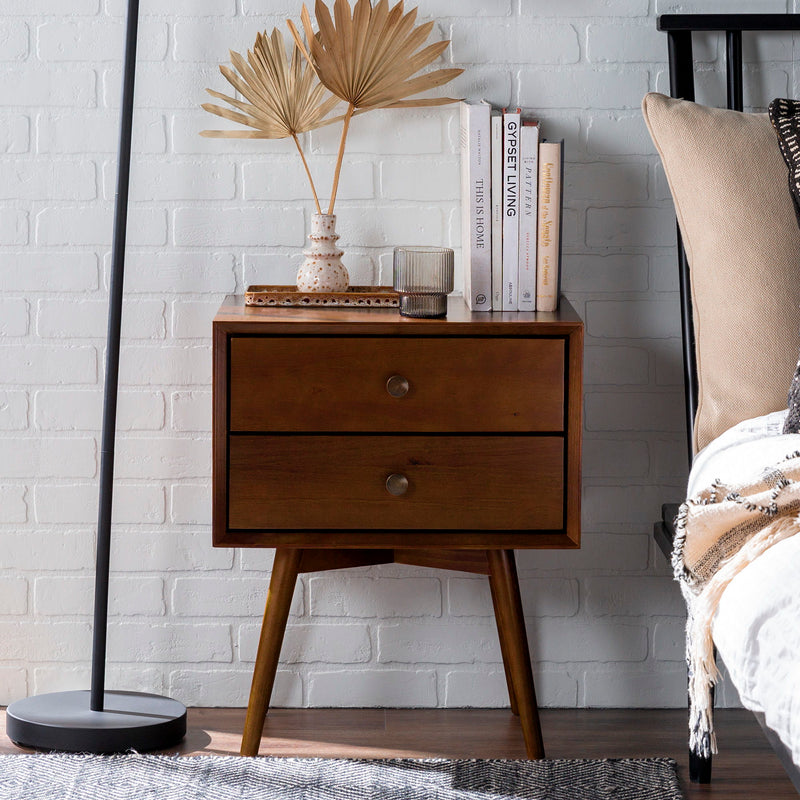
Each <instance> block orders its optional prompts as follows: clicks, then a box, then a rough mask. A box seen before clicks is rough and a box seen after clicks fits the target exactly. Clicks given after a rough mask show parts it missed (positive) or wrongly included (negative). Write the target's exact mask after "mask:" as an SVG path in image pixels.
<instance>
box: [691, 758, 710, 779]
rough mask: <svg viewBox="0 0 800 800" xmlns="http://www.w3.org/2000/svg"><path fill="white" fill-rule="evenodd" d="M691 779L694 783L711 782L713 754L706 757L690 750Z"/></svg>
mask: <svg viewBox="0 0 800 800" xmlns="http://www.w3.org/2000/svg"><path fill="white" fill-rule="evenodd" d="M689 780H690V781H691V782H692V783H711V756H708V757H707V758H704V757H703V756H699V755H697V753H695V752H693V751H691V750H690V751H689Z"/></svg>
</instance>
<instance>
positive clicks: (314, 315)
mask: <svg viewBox="0 0 800 800" xmlns="http://www.w3.org/2000/svg"><path fill="white" fill-rule="evenodd" d="M214 323H215V324H222V325H224V326H225V327H228V326H233V327H238V326H239V325H245V326H247V327H249V328H251V326H256V325H257V326H261V325H263V326H264V328H265V330H264V333H266V332H267V328H269V329H270V330H274V331H275V332H276V333H277V332H279V330H278V329H280V328H283V327H286V328H288V329H291V327H293V326H297V325H303V327H304V328H307V329H308V328H314V329H318V331H315V332H319V333H325V332H326V330H327V331H330V330H331V328H332V327H334V326H336V328H337V332H339V333H345V332H348V331H347V330H345V329H349V328H352V331H351V332H357V333H371V332H374V333H380V334H388V335H396V336H403V335H412V336H414V335H426V336H437V335H441V336H447V335H471V336H481V335H497V334H498V333H499V332H500V331H504V332H506V333H512V329H513V333H514V334H516V335H525V334H528V333H529V334H531V335H537V336H547V335H555V336H557V335H565V334H568V333H570V332H572V331H575V330H576V328H582V327H583V321H582V320H581V318H580V317H579V316H578V314H577V312H576V311H575V309H574V308H573V307H572V306H571V305H570V303H569V301H568V300H567V299H566V298H564V297H562V298H561V302H560V305H559V308H558V310H557V311H552V312H551V311H539V312H530V311H522V312H516V311H505V312H502V311H501V312H498V311H492V312H486V311H481V312H473V311H470V310H469V309H468V308H467V306H466V304H465V303H464V299H463V298H462V297H450V298H449V299H448V307H447V316H446V317H442V318H439V319H414V318H411V317H402V316H400V312H399V311H398V310H397V309H396V308H352V309H351V308H346V309H345V308H290V307H271V308H266V307H262V306H246V305H245V303H244V296H242V295H228V296H227V297H226V298H225V300H224V301H223V303H222V305H221V306H220V309H219V311H218V312H217V315H216V317H215V318H214ZM251 329H252V328H251Z"/></svg>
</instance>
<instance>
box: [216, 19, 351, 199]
mask: <svg viewBox="0 0 800 800" xmlns="http://www.w3.org/2000/svg"><path fill="white" fill-rule="evenodd" d="M231 63H232V64H233V67H234V69H231V68H230V67H228V66H226V65H224V64H223V65H221V66H220V68H219V69H220V72H221V73H222V74H223V75H224V76H225V77H226V78H227V80H228V82H229V83H230V84H231V85H232V86H233V87H234V88H235V89H236V90H237V91H238V92H239V93H240V94H241V95H242V97H244V101H242V100H237V99H236V98H234V97H229V96H228V95H225V94H222V93H221V92H216V91H214V90H213V89H206V91H207V92H208V93H209V94H210V95H211V96H212V97H216V98H217V99H219V100H224V101H225V102H226V103H228V104H229V105H231V106H233V108H234V109H238V111H234V110H231V109H230V108H225V107H223V106H218V105H215V104H213V103H203V105H202V107H203V108H204V109H205V110H206V111H208V112H209V113H211V114H216V115H217V116H218V117H223V118H224V119H227V120H230V121H232V122H238V123H239V124H241V125H246V126H247V127H249V128H252V129H253V130H249V131H243V130H209V131H201V132H200V135H201V136H208V137H214V138H230V139H285V138H288V137H291V138H292V139H294V143H295V145H296V146H297V150H298V152H299V153H300V158H301V159H302V160H303V166H304V167H305V170H306V174H307V176H308V179H309V182H310V183H311V191H312V193H313V194H314V201H315V202H316V204H317V210H318V211H319V210H320V206H319V199H318V198H317V191H316V188H315V186H314V181H313V179H312V177H311V171H310V170H309V168H308V162H307V161H306V158H305V155H304V154H303V149H302V148H301V147H300V142H299V141H298V139H297V136H298V134H300V133H304V132H305V131H310V130H314V129H315V128H319V127H321V126H323V125H330V124H331V123H332V122H337V121H339V120H341V119H343V118H344V117H343V116H342V115H340V116H338V117H329V116H328V114H330V112H331V111H332V110H333V109H334V107H335V106H336V105H337V103H338V102H339V99H338V98H337V97H335V96H333V95H329V94H328V92H327V90H326V89H325V87H324V86H323V85H322V84H321V83H320V82H319V80H318V79H317V76H316V74H315V73H314V70H313V69H312V68H310V66H309V65H308V64H307V63H306V62H305V59H304V57H303V56H302V54H301V52H300V50H299V49H298V47H297V45H296V44H295V45H294V46H293V47H292V57H291V60H289V58H288V57H287V55H286V44H285V42H284V38H283V34H282V33H281V32H280V31H279V30H278V29H277V28H274V29H273V31H272V34H271V35H270V36H269V37H267V36H266V34H265V33H258V34H257V36H256V42H255V45H254V46H253V49H252V50H248V51H247V58H246V59H245V58H243V57H242V56H241V55H240V54H239V53H234V52H233V51H231Z"/></svg>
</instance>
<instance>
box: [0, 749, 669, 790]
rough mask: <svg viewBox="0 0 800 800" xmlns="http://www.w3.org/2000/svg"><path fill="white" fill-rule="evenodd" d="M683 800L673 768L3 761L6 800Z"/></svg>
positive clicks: (62, 757)
mask: <svg viewBox="0 0 800 800" xmlns="http://www.w3.org/2000/svg"><path fill="white" fill-rule="evenodd" d="M201 798H202V800H265V798H268V799H269V800H273V798H274V799H275V800H518V799H519V798H525V800H540V799H541V800H605V798H609V800H610V799H611V798H613V800H682V798H683V795H682V794H681V791H680V789H679V787H678V780H677V776H676V773H675V762H674V761H672V760H671V759H666V758H648V759H608V760H599V761H589V760H575V761H573V760H552V761H506V760H483V759H465V760H448V759H422V760H413V759H390V760H374V761H370V760H364V761H355V760H344V759H322V758H239V757H235V756H197V757H191V758H175V757H171V756H152V755H135V754H132V755H123V756H84V755H73V754H69V755H67V754H55V753H54V754H48V755H18V756H17V755H9V756H0V800H201Z"/></svg>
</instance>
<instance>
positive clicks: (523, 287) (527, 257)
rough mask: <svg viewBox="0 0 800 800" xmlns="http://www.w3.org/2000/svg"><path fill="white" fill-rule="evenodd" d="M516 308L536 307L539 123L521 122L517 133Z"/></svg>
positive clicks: (526, 309)
mask: <svg viewBox="0 0 800 800" xmlns="http://www.w3.org/2000/svg"><path fill="white" fill-rule="evenodd" d="M519 152H520V162H519V163H520V192H521V199H520V215H519V310H520V311H536V221H537V215H538V202H537V194H538V184H539V123H538V122H523V123H522V128H521V129H520V134H519Z"/></svg>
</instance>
